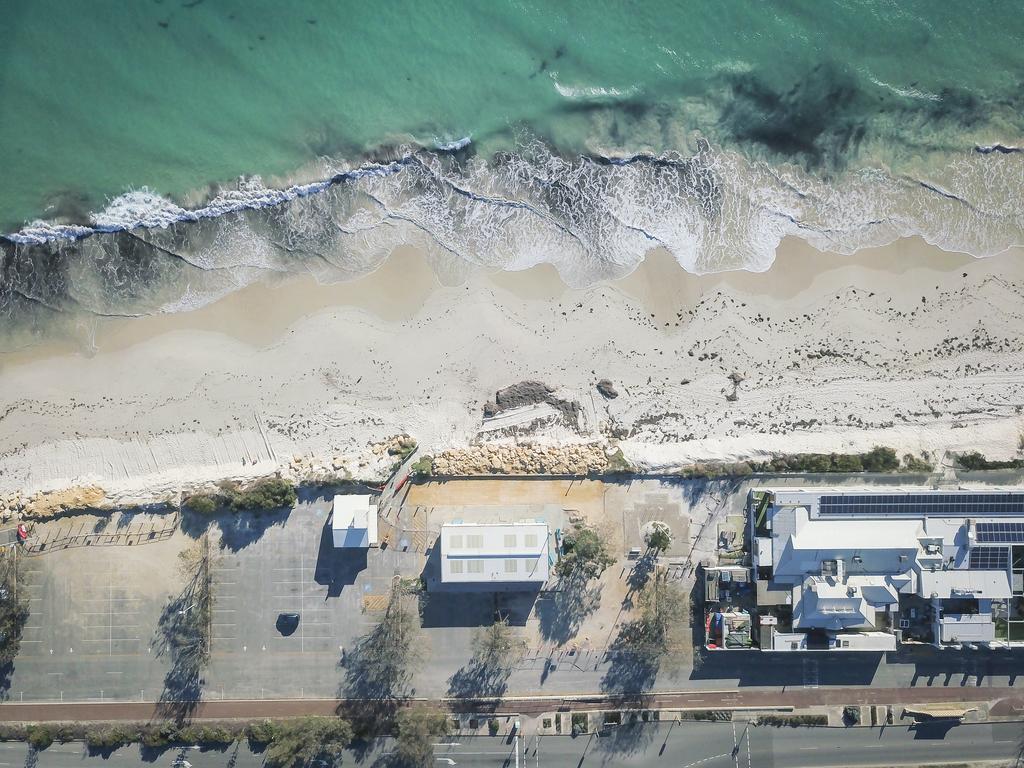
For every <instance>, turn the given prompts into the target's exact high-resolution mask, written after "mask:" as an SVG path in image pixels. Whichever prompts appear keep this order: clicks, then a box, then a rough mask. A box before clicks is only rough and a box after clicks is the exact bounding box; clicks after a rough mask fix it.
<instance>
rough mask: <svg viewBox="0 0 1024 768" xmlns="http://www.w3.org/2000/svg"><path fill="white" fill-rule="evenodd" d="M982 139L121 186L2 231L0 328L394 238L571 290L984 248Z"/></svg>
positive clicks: (152, 308) (1014, 239) (991, 171)
mask: <svg viewBox="0 0 1024 768" xmlns="http://www.w3.org/2000/svg"><path fill="white" fill-rule="evenodd" d="M986 149H987V148H981V147H979V148H976V149H974V150H971V151H969V152H966V153H964V154H962V155H960V156H957V157H955V158H954V159H953V160H951V161H950V162H949V163H947V164H946V165H944V166H942V167H941V168H938V169H935V170H933V171H931V172H930V173H929V174H928V175H927V177H923V176H922V177H918V176H912V175H895V174H891V173H889V172H886V171H883V170H881V169H880V168H860V169H855V170H848V171H844V172H842V173H839V174H837V175H835V176H833V177H831V178H826V177H824V176H821V175H818V174H815V173H812V172H811V171H808V170H805V169H802V168H800V167H796V166H792V165H788V164H787V165H776V164H772V163H770V162H768V161H766V160H759V159H754V158H751V157H749V156H746V155H743V154H740V153H738V152H733V151H727V150H724V149H721V148H717V147H713V146H711V145H710V144H709V143H707V142H706V141H703V140H702V141H701V142H700V143H699V149H698V151H697V152H696V153H695V154H693V155H692V156H689V157H684V156H681V155H678V154H674V153H666V154H658V155H655V154H633V155H627V156H598V155H578V156H574V157H568V158H566V157H562V156H560V155H558V154H557V153H555V152H554V151H552V150H551V148H550V147H549V146H547V145H546V144H544V143H542V142H540V141H526V142H523V143H521V144H520V145H519V146H518V147H517V148H516V150H515V151H509V152H499V153H497V154H495V155H494V156H493V157H491V158H488V159H484V158H482V157H479V156H476V155H474V154H473V153H472V151H471V148H470V145H469V144H467V143H465V142H452V143H451V144H450V145H446V146H445V147H444V148H443V149H438V150H426V149H409V150H405V151H401V152H399V153H398V154H397V155H396V159H394V160H392V161H390V162H384V163H367V164H365V165H363V166H360V167H358V168H355V169H340V168H339V169H333V170H332V169H329V173H327V174H325V178H324V179H323V180H321V181H316V182H313V183H306V184H297V185H293V186H289V187H287V188H284V189H273V188H268V187H266V186H264V185H263V184H262V183H261V182H260V180H259V179H258V178H250V179H245V180H242V181H240V182H239V183H238V184H237V185H235V186H234V187H232V188H231V189H224V190H222V191H220V192H219V193H217V194H216V195H215V196H213V197H212V198H211V199H209V200H208V201H207V202H206V203H205V204H203V205H201V206H198V207H195V208H185V207H182V206H181V205H178V204H176V203H174V202H172V201H170V200H167V199H165V198H163V197H161V196H159V195H157V194H155V193H153V192H150V191H147V190H137V191H133V192H130V193H127V194H125V195H122V196H120V197H118V198H116V199H115V200H113V201H112V202H111V203H110V205H108V206H107V208H106V209H105V210H103V211H101V212H98V213H96V214H94V215H93V216H92V217H91V221H90V224H89V226H85V225H65V226H60V225H52V224H44V223H36V224H33V225H31V226H28V227H25V228H24V229H22V230H20V231H19V232H17V233H14V234H11V235H8V236H6V238H5V240H4V241H3V242H2V243H0V247H2V251H0V259H2V267H3V269H2V271H0V323H4V321H6V320H13V321H16V323H17V324H19V325H20V326H24V325H26V324H28V325H29V326H32V325H33V324H34V325H35V326H38V327H42V325H43V324H44V321H45V319H46V318H49V317H52V316H53V315H54V314H62V313H63V314H75V313H79V314H80V313H86V314H94V315H135V314H146V313H158V312H179V311H185V310H188V309H192V308H195V307H198V306H202V305H203V304H206V303H208V302H210V301H213V300H215V299H216V298H218V297H220V296H223V295H225V294H226V293H229V292H231V291H233V290H237V289H239V288H241V287H243V286H245V285H248V284H250V283H252V282H253V281H255V280H257V279H260V278H261V277H263V276H266V275H268V274H271V273H306V274H312V275H313V276H314V277H315V278H316V279H318V280H320V281H323V282H331V281H339V280H347V279H352V278H354V277H357V276H359V275H362V274H365V273H367V272H369V271H371V270H373V269H374V268H375V267H377V266H378V265H379V264H380V263H381V262H382V261H383V260H384V259H385V258H386V257H387V256H388V254H390V253H391V252H392V251H393V250H394V249H395V248H397V247H399V246H402V245H412V246H415V247H418V248H420V249H422V250H423V251H424V252H425V253H426V254H427V255H428V258H429V259H430V260H431V262H432V264H433V266H434V268H435V269H436V270H437V272H438V274H439V276H440V277H441V279H442V280H444V281H446V282H457V281H459V280H461V279H463V278H464V277H465V276H466V274H467V273H468V271H469V270H471V269H473V268H476V267H480V266H484V267H490V268H500V269H506V270H520V269H525V268H528V267H531V266H534V265H536V264H541V263H547V264H552V265H554V266H555V267H556V268H557V269H558V271H559V273H560V274H561V276H562V278H563V279H564V280H565V282H566V283H567V284H569V285H571V286H584V285H588V284H591V283H594V282H596V281H600V280H604V279H610V278H615V277H619V276H622V275H624V274H626V273H628V272H629V271H631V270H632V269H633V268H634V267H635V266H636V265H637V264H638V263H639V262H640V261H641V260H642V259H643V258H644V256H645V254H646V253H647V252H648V251H649V250H651V249H652V248H655V247H662V248H665V249H666V250H667V251H669V252H670V253H671V254H672V255H673V256H674V257H675V258H676V260H677V261H678V262H679V264H680V265H681V266H682V267H683V268H684V269H686V270H687V271H690V272H693V273H708V272H717V271H724V270H733V269H746V270H751V271H763V270H766V269H767V268H768V267H769V266H770V265H771V263H772V261H773V259H774V255H775V251H776V248H777V247H778V245H779V243H780V241H781V240H782V239H783V238H784V237H787V236H796V237H800V238H802V239H804V240H806V241H807V242H809V243H810V244H811V245H813V246H815V247H817V248H819V249H822V250H829V251H834V252H839V253H852V252H853V251H856V250H857V249H860V248H864V247H869V246H876V245H882V244H885V243H888V242H891V241H893V240H895V239H897V238H899V237H904V236H910V235H920V236H921V237H923V238H924V239H925V240H927V241H928V242H930V243H932V244H935V245H938V246H940V247H942V248H944V249H947V250H956V251H964V252H968V253H971V254H974V255H975V256H979V257H980V256H987V255H991V254H995V253H998V252H1000V251H1003V250H1005V249H1006V248H1008V247H1010V246H1013V245H1016V244H1020V243H1021V242H1024V209H1021V207H1020V206H1019V205H1018V201H1019V192H1020V190H1021V189H1024V154H1022V153H1020V152H1014V151H995V150H992V151H985V150H986ZM4 324H6V323H4Z"/></svg>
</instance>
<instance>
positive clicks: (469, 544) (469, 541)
mask: <svg viewBox="0 0 1024 768" xmlns="http://www.w3.org/2000/svg"><path fill="white" fill-rule="evenodd" d="M483 546H484V537H483V536H482V535H481V534H479V533H471V534H469V535H468V536H466V549H482V548H483Z"/></svg>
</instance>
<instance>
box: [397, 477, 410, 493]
mask: <svg viewBox="0 0 1024 768" xmlns="http://www.w3.org/2000/svg"><path fill="white" fill-rule="evenodd" d="M408 482H409V476H408V475H406V476H405V477H403V478H402V479H401V481H399V483H398V485H396V486H395V493H396V494H397V493H398V492H399V491H400V490H402V488H403V487H405V484H406V483H408Z"/></svg>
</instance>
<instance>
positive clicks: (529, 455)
mask: <svg viewBox="0 0 1024 768" xmlns="http://www.w3.org/2000/svg"><path fill="white" fill-rule="evenodd" d="M607 468H608V456H607V455H606V453H605V449H604V446H603V444H601V443H579V444H575V445H555V446H552V445H540V444H536V443H527V444H523V445H510V444H494V443H487V444H484V445H475V446H472V447H470V448H462V449H457V450H449V451H444V452H443V453H441V454H439V455H437V456H435V457H434V469H433V471H434V474H435V475H442V476H445V475H447V476H461V475H540V474H545V475H585V474H588V473H591V472H603V471H604V470H606V469H607Z"/></svg>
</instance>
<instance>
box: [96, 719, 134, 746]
mask: <svg viewBox="0 0 1024 768" xmlns="http://www.w3.org/2000/svg"><path fill="white" fill-rule="evenodd" d="M135 735H136V734H133V733H132V732H131V731H129V730H128V729H127V728H125V727H123V726H120V725H112V726H110V727H109V728H94V729H90V730H88V731H86V733H85V743H86V745H87V746H88V747H89V748H90V749H102V750H113V749H117V748H118V747H123V746H124V745H125V744H130V743H131V742H132V741H134V740H135V739H134V737H135Z"/></svg>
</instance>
